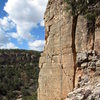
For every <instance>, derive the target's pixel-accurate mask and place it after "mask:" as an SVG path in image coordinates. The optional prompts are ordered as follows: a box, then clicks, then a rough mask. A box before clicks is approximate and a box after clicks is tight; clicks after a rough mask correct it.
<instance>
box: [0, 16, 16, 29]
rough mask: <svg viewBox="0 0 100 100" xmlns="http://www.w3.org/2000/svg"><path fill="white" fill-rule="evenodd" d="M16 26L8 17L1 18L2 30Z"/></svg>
mask: <svg viewBox="0 0 100 100" xmlns="http://www.w3.org/2000/svg"><path fill="white" fill-rule="evenodd" d="M14 27H15V24H14V23H13V22H12V21H11V20H10V19H9V18H8V17H3V19H0V28H1V29H2V30H4V31H9V30H10V29H12V28H14Z"/></svg>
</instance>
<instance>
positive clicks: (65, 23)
mask: <svg viewBox="0 0 100 100" xmlns="http://www.w3.org/2000/svg"><path fill="white" fill-rule="evenodd" d="M66 6H67V5H66V4H65V3H64V1H63V0H49V1H48V5H47V9H46V12H45V15H44V19H45V41H46V43H45V48H44V51H43V53H42V54H41V57H40V62H39V67H40V74H39V80H38V82H39V88H38V100H64V99H65V98H66V97H67V94H68V93H69V92H70V91H72V90H73V85H74V81H75V82H76V84H78V83H77V80H78V78H77V77H76V78H75V80H74V67H73V66H74V62H73V54H72V46H71V44H72V38H71V28H72V17H71V15H69V14H68V13H67V12H66V10H65V7H66ZM86 26H87V25H86V19H85V18H83V17H81V16H79V18H78V23H77V30H76V43H75V44H76V52H77V53H79V52H85V51H88V50H89V47H91V44H90V45H88V47H87V44H86V37H87V28H86ZM99 30H100V29H97V30H96V41H98V42H100V40H99V37H100V36H99V35H100V34H99V32H100V31H99ZM96 48H98V46H97V45H96ZM96 50H97V49H96ZM85 65H86V64H84V65H83V66H85ZM77 74H78V72H76V75H77ZM76 86H77V85H76Z"/></svg>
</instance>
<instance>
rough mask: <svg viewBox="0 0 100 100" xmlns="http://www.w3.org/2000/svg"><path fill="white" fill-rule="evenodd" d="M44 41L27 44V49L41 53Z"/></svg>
mask: <svg viewBox="0 0 100 100" xmlns="http://www.w3.org/2000/svg"><path fill="white" fill-rule="evenodd" d="M44 44H45V41H44V40H35V41H34V42H29V43H28V45H29V48H30V49H31V50H37V51H42V50H43V49H44Z"/></svg>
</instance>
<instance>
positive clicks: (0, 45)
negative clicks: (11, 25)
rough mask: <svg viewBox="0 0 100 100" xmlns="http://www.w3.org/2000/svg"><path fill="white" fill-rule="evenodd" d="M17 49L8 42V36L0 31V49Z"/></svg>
mask: <svg viewBox="0 0 100 100" xmlns="http://www.w3.org/2000/svg"><path fill="white" fill-rule="evenodd" d="M15 48H17V47H16V46H15V45H14V44H13V43H11V42H10V39H9V36H8V35H7V34H6V33H5V32H4V31H3V30H1V29H0V49H15Z"/></svg>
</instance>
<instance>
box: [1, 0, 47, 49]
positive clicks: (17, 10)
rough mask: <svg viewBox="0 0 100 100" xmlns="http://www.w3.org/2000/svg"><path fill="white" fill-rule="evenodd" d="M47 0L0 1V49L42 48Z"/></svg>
mask: <svg viewBox="0 0 100 100" xmlns="http://www.w3.org/2000/svg"><path fill="white" fill-rule="evenodd" d="M47 2H48V0H0V49H27V50H37V51H42V50H43V48H44V44H45V41H44V38H45V29H44V20H43V17H44V12H45V10H46V5H47Z"/></svg>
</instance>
